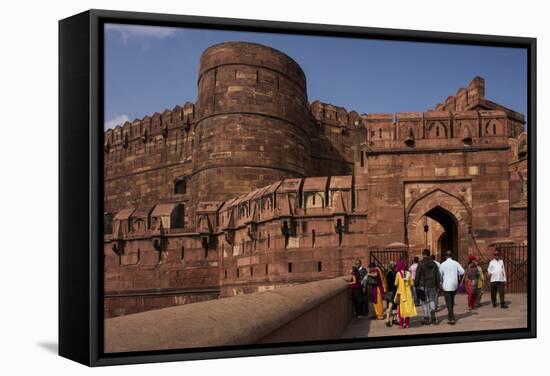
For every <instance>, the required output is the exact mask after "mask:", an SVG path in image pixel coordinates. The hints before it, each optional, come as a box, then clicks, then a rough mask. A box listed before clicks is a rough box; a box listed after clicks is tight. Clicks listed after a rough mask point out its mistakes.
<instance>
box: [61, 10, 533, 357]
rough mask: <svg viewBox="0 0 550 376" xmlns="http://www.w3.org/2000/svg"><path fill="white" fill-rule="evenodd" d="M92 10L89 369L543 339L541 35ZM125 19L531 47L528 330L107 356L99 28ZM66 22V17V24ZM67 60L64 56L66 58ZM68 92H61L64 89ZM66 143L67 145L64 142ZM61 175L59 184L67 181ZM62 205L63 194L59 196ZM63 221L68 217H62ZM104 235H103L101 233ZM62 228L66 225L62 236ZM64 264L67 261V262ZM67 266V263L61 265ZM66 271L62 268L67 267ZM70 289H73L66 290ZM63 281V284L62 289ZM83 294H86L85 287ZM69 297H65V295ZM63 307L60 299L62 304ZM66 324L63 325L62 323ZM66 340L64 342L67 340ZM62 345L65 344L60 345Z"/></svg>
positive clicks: (214, 26) (174, 23) (132, 21)
mask: <svg viewBox="0 0 550 376" xmlns="http://www.w3.org/2000/svg"><path fill="white" fill-rule="evenodd" d="M86 13H87V14H88V15H89V24H88V26H89V31H90V35H89V42H90V43H89V46H88V48H89V52H90V60H89V69H90V71H89V88H88V89H89V145H88V151H89V160H88V167H89V179H90V180H89V181H90V191H89V193H90V194H89V202H88V209H89V224H90V225H89V229H88V234H89V253H88V255H87V256H88V265H89V283H90V284H89V286H90V289H89V291H88V292H87V295H88V297H89V308H90V310H89V313H88V324H89V326H88V327H89V340H88V343H86V344H85V345H86V347H87V348H88V349H89V358H88V361H81V360H77V359H73V360H76V361H80V362H81V363H84V364H87V365H89V366H105V365H116V364H135V363H150V362H166V361H181V360H200V359H213V358H230V357H246V356H262V355H278V354H293V353H310V352H322V351H341V350H358V349H371V348H385V347H405V346H414V345H435V344H452V343H463V342H479V341H492V340H505V339H508V340H510V339H527V338H535V337H536V318H537V315H536V38H529V37H510V36H498V35H480V34H463V33H447V32H435V31H417V30H401V29H383V28H370V27H359V26H340V25H324V24H310V23H295V22H282V21H262V20H248V19H233V18H231V19H229V18H218V17H203V16H186V15H173V14H159V13H143V12H122V11H109V10H98V9H92V10H90V11H88V12H86ZM106 21H107V22H114V21H118V22H121V23H140V22H141V23H145V24H155V23H158V24H162V25H165V26H169V25H179V26H187V27H202V28H210V29H212V28H219V29H232V28H233V29H239V30H245V31H264V32H268V31H271V32H280V33H299V34H311V35H331V36H342V37H359V38H361V37H370V38H379V39H388V40H397V39H399V40H411V41H413V40H416V41H424V42H434V43H454V44H476V45H486V46H489V45H490V46H495V45H499V46H507V47H519V48H526V49H527V51H528V109H527V111H528V119H529V121H528V124H529V131H528V138H529V149H528V166H529V170H528V173H529V179H528V191H529V208H528V218H529V223H528V232H529V245H530V248H531V249H532V251H531V253H530V256H531V257H530V262H529V269H530V270H529V290H528V291H529V293H528V307H529V316H528V323H529V324H528V328H527V329H525V330H515V331H509V330H506V331H502V332H501V331H498V332H490V333H475V334H473V333H468V334H457V335H455V334H453V335H448V334H446V335H445V337H439V336H433V335H429V336H423V337H421V338H419V337H416V336H414V337H408V336H407V337H408V338H407V337H399V338H383V339H381V340H377V341H365V340H361V341H359V340H357V341H356V340H346V341H345V342H334V341H332V342H331V341H327V342H331V343H309V344H308V343H291V344H282V345H270V346H262V347H258V346H256V347H253V345H251V346H245V347H243V348H231V349H218V348H211V349H188V350H186V349H182V350H174V351H169V352H154V351H147V352H143V353H139V354H125V353H121V354H117V353H109V354H105V353H103V351H102V340H103V336H102V335H101V331H102V328H103V325H102V320H103V314H102V310H103V302H102V299H101V297H102V294H101V291H102V290H101V288H102V278H101V274H102V273H101V267H102V263H101V262H100V261H99V260H100V259H101V253H100V246H101V244H100V240H101V239H102V226H100V224H102V215H101V208H102V205H103V203H102V197H103V196H102V190H103V184H102V175H101V174H100V172H101V171H103V165H102V163H103V161H102V158H101V157H100V156H101V154H100V152H99V148H100V146H101V145H102V136H103V127H102V119H103V113H102V109H103V103H102V100H103V95H102V93H100V91H99V90H100V89H101V88H102V83H101V79H102V78H103V77H102V72H101V63H102V56H103V51H102V48H103V41H102V40H100V38H99V35H100V27H101V25H102V23H103V22H106ZM61 22H63V21H60V23H61ZM60 61H61V58H60ZM60 95H61V94H60ZM60 147H61V145H60ZM62 165H63V161H61V160H60V176H61V169H62V168H63V166H62ZM61 183H62V182H61V178H60V184H61ZM60 205H61V197H60ZM60 226H61V218H60ZM100 235H101V236H100ZM61 236H62V234H61V227H60V237H61ZM60 263H61V260H60ZM60 265H61V264H60ZM60 272H61V271H60ZM65 288H67V289H70V288H71V287H70V286H68V287H65ZM61 289H62V286H60V292H61ZM81 293H82V292H81ZM61 298H62V296H61V295H60V300H61ZM60 304H61V302H60ZM59 324H60V330H61V325H62V324H63V323H62V322H61V321H60V323H59ZM60 345H61V344H60ZM60 348H61V346H60Z"/></svg>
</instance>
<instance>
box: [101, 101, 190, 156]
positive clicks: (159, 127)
mask: <svg viewBox="0 0 550 376" xmlns="http://www.w3.org/2000/svg"><path fill="white" fill-rule="evenodd" d="M194 122H195V104H194V103H191V102H186V103H185V104H184V106H183V107H181V106H179V105H177V106H175V107H174V108H173V109H172V110H169V109H165V110H164V111H163V112H162V113H158V112H155V113H154V114H152V115H151V116H149V115H145V116H144V117H143V118H142V119H134V120H133V121H131V122H130V121H127V122H125V123H124V124H121V125H117V126H116V127H114V128H112V129H107V130H106V131H105V135H104V146H105V153H109V151H110V150H111V148H116V147H117V146H121V147H123V148H125V149H126V148H128V147H129V146H130V143H131V142H135V141H140V142H142V143H146V142H147V141H149V140H150V138H154V137H155V136H158V135H161V136H163V137H164V138H167V137H168V134H167V132H170V131H173V130H174V129H182V128H183V130H185V131H186V132H189V131H191V125H192V124H193V123H194Z"/></svg>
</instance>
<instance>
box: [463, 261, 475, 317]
mask: <svg viewBox="0 0 550 376" xmlns="http://www.w3.org/2000/svg"><path fill="white" fill-rule="evenodd" d="M464 270H465V273H464V274H465V275H464V277H463V279H462V282H463V283H464V285H465V286H466V292H467V293H468V309H469V310H470V311H471V310H473V309H475V308H476V297H477V280H478V278H479V269H478V267H477V257H475V256H470V257H469V259H468V265H466V267H465V268H464Z"/></svg>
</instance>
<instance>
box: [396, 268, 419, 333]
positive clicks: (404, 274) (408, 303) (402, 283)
mask: <svg viewBox="0 0 550 376" xmlns="http://www.w3.org/2000/svg"><path fill="white" fill-rule="evenodd" d="M405 267H406V265H405V261H403V260H399V262H398V263H397V274H396V276H395V286H396V291H395V300H396V301H397V300H398V301H399V308H398V309H397V316H398V317H399V326H400V327H401V328H410V326H411V317H414V316H416V307H415V305H414V295H413V292H412V284H413V282H412V279H411V273H410V272H408V271H406V270H405Z"/></svg>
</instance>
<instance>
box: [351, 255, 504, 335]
mask: <svg viewBox="0 0 550 376" xmlns="http://www.w3.org/2000/svg"><path fill="white" fill-rule="evenodd" d="M445 256H446V260H445V261H444V262H442V263H439V262H437V261H436V258H435V255H433V254H430V251H429V250H428V249H424V250H423V251H422V260H419V258H418V257H415V258H414V259H413V263H412V264H411V265H410V266H409V268H407V264H406V261H405V260H399V261H398V262H397V263H395V262H393V261H390V263H389V264H388V265H387V268H385V270H383V269H382V267H381V266H379V265H376V264H375V263H370V264H369V266H368V267H364V266H363V265H362V263H361V260H360V259H357V260H355V265H354V266H353V267H352V270H351V279H349V280H348V282H349V287H350V289H351V292H352V301H353V309H354V312H355V315H356V316H368V313H369V312H368V311H369V303H372V307H373V309H374V315H375V316H376V318H377V319H379V320H385V324H386V326H388V327H391V326H392V325H394V324H397V325H399V327H400V328H409V327H410V320H411V317H415V316H416V315H417V308H416V307H421V308H422V314H423V320H422V325H437V324H438V322H437V318H436V311H437V309H438V307H439V296H440V293H442V294H443V296H444V298H445V306H446V308H447V320H448V321H447V322H448V324H450V325H454V324H455V323H456V319H455V314H454V307H455V295H456V293H457V291H459V290H460V289H461V288H464V289H465V291H466V293H467V294H468V309H469V310H474V309H476V308H478V307H480V306H481V298H482V294H483V289H484V285H485V279H486V276H485V272H484V271H483V269H482V267H481V266H480V265H479V259H478V258H477V257H476V256H470V257H469V258H468V263H467V265H465V266H464V267H463V266H462V265H460V263H458V262H457V261H455V260H453V258H452V252H451V251H447V252H446V254H445ZM487 275H488V276H489V279H490V283H491V302H492V304H493V307H497V292H498V295H499V302H500V307H501V308H507V306H506V303H505V301H504V286H505V283H506V270H505V268H504V262H503V261H502V259H501V258H500V254H499V252H498V251H497V252H495V254H494V258H493V260H491V262H490V263H489V266H488V268H487ZM384 302H385V303H386V304H385V308H384Z"/></svg>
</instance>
